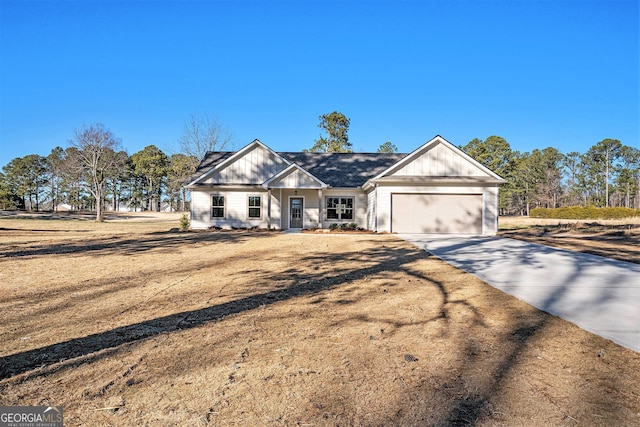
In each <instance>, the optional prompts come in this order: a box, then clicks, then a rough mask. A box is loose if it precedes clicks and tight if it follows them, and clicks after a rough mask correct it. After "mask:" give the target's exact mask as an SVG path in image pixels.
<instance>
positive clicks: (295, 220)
mask: <svg viewBox="0 0 640 427" xmlns="http://www.w3.org/2000/svg"><path fill="white" fill-rule="evenodd" d="M302 201H303V199H302V197H292V198H291V199H289V228H302V208H303V206H302V205H303V203H302Z"/></svg>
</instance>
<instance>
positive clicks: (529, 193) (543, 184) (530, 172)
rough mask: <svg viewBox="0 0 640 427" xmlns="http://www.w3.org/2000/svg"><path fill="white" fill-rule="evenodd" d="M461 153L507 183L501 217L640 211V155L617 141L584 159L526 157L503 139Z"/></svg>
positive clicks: (551, 154) (547, 153) (551, 152)
mask: <svg viewBox="0 0 640 427" xmlns="http://www.w3.org/2000/svg"><path fill="white" fill-rule="evenodd" d="M460 148H461V149H462V150H463V151H465V152H466V153H467V154H469V155H470V156H471V157H473V158H474V159H476V160H478V161H479V162H480V163H482V164H483V165H485V166H486V167H488V168H489V169H491V170H492V171H494V172H496V173H497V174H498V175H500V176H501V177H503V178H505V179H506V180H507V183H506V184H504V185H503V186H502V187H501V188H500V214H501V215H528V214H529V211H530V210H531V209H532V208H559V207H566V206H583V207H587V206H596V207H626V208H632V209H640V150H638V149H637V148H635V147H631V146H628V145H624V144H622V143H621V142H620V141H619V140H617V139H610V138H607V139H603V140H602V141H600V142H598V143H596V144H594V145H593V146H592V147H591V148H589V149H588V150H587V151H586V152H584V153H579V152H577V151H572V152H570V153H561V152H560V151H559V150H557V149H556V148H553V147H547V148H544V149H535V150H533V151H531V152H525V153H521V152H519V151H517V150H513V149H512V148H511V146H510V145H509V143H508V142H507V141H506V140H505V139H504V138H502V137H500V136H490V137H488V138H487V139H485V140H484V141H483V140H481V139H478V138H475V139H473V140H472V141H470V142H469V143H468V144H466V145H464V146H461V147H460Z"/></svg>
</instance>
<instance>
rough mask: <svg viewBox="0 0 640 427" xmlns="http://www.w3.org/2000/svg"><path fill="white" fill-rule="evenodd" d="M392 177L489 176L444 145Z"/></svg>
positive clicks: (433, 149)
mask: <svg viewBox="0 0 640 427" xmlns="http://www.w3.org/2000/svg"><path fill="white" fill-rule="evenodd" d="M392 176H425V177H428V176H488V175H487V173H486V172H484V171H483V170H482V169H480V168H479V167H477V166H476V165H474V164H473V163H471V162H470V161H468V160H467V159H465V158H464V157H462V156H460V155H459V154H458V153H456V152H455V151H453V150H452V149H451V148H449V147H447V146H446V145H444V144H436V145H434V146H433V147H430V149H429V150H427V151H426V152H424V153H423V154H422V155H420V156H418V157H416V158H415V159H413V160H412V161H411V162H410V163H408V164H406V165H405V166H403V167H402V168H400V169H398V170H397V171H395V172H394V173H393V174H392Z"/></svg>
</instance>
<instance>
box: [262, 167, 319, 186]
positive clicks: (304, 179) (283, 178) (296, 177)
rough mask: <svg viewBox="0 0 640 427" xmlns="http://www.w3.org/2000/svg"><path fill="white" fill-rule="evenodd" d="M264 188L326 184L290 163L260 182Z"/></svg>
mask: <svg viewBox="0 0 640 427" xmlns="http://www.w3.org/2000/svg"><path fill="white" fill-rule="evenodd" d="M262 186H263V187H265V188H327V187H328V185H327V184H325V183H324V182H322V181H321V180H319V179H318V178H316V177H315V176H313V175H312V174H310V173H309V172H307V171H306V170H304V168H302V167H300V166H298V165H296V164H295V163H293V164H291V165H290V166H289V167H288V168H286V169H285V170H283V171H281V172H279V173H278V174H277V175H275V176H274V177H273V178H271V179H269V180H267V181H265V182H264V184H262Z"/></svg>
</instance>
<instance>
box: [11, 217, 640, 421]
mask: <svg viewBox="0 0 640 427" xmlns="http://www.w3.org/2000/svg"><path fill="white" fill-rule="evenodd" d="M173 227H177V220H176V221H173V222H170V223H168V222H161V221H160V222H155V223H132V222H124V223H109V222H107V223H104V224H95V223H93V222H90V221H77V222H74V221H57V220H48V221H40V220H33V219H32V220H18V219H0V274H1V276H0V307H2V310H1V311H0V323H1V324H2V325H3V327H2V329H1V330H0V402H1V403H2V404H3V405H45V404H52V405H53V404H55V405H63V406H64V408H65V421H66V424H65V425H69V426H75V425H265V426H272V425H273V426H277V425H318V426H322V425H327V426H335V425H341V426H344V425H368V426H376V425H415V426H424V425H441V426H445V425H477V426H495V425H504V426H531V425H563V426H571V425H603V426H605V425H606V426H610V425H638V424H639V423H640V355H639V354H638V353H635V352H633V351H630V350H627V349H624V348H621V347H619V346H617V345H615V344H613V343H612V342H610V341H608V340H605V339H603V338H600V337H597V336H595V335H592V334H590V333H588V332H585V331H583V330H581V329H579V328H577V327H575V326H573V325H571V324H569V323H567V322H565V321H563V320H561V319H558V318H556V317H553V316H549V315H547V314H545V313H542V312H540V311H538V310H536V309H534V308H532V307H531V306H529V305H527V304H525V303H522V302H520V301H518V300H516V299H515V298H513V297H510V296H508V295H506V294H503V293H502V292H500V291H497V290H495V289H493V288H491V287H490V286H488V285H486V284H484V283H483V282H481V281H480V280H479V279H477V278H475V277H473V276H471V275H468V274H466V273H464V272H462V271H460V270H457V269H455V268H453V267H451V266H449V265H448V264H446V263H444V262H442V261H439V260H438V259H436V258H433V257H431V256H429V254H427V253H425V252H423V251H420V250H418V249H417V248H415V247H413V246H411V245H409V244H408V243H406V242H403V241H400V240H398V239H397V238H396V237H394V236H392V235H346V236H345V235H282V234H279V233H238V232H233V233H232V232H227V233H209V232H200V233H196V232H191V233H178V232H171V233H170V232H167V230H169V229H170V228H173Z"/></svg>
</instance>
